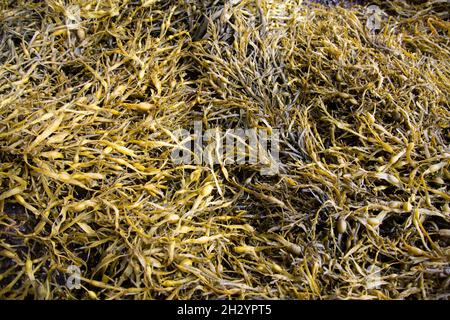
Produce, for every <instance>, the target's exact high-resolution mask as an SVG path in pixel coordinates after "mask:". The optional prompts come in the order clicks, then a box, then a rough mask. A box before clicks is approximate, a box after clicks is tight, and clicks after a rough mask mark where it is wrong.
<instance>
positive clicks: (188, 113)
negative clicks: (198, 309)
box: [0, 0, 450, 299]
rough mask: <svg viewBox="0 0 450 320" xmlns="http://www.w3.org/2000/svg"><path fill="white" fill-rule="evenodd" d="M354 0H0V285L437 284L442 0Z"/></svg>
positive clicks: (448, 174)
mask: <svg viewBox="0 0 450 320" xmlns="http://www.w3.org/2000/svg"><path fill="white" fill-rule="evenodd" d="M372 4H376V5H378V7H379V8H380V10H381V11H380V12H383V14H382V15H381V14H380V16H379V21H380V23H381V24H380V28H379V30H368V28H367V24H366V21H367V19H368V14H367V7H366V6H363V5H360V4H358V5H355V6H352V7H350V8H344V7H341V6H337V7H334V8H329V7H325V6H322V5H320V4H312V3H306V2H303V1H301V0H284V1H282V0H251V1H250V0H242V1H239V0H232V1H231V0H230V1H219V0H214V1H199V0H190V1H188V0H184V1H183V0H167V1H166V0H164V1H159V0H133V1H132V0H120V1H119V0H108V1H100V0H92V1H90V0H89V1H88V0H45V1H39V0H36V1H25V0H19V1H15V0H14V1H12V0H3V1H2V2H0V297H1V298H3V299H24V298H34V299H255V298H258V299H448V298H449V297H450V247H449V244H450V208H449V201H450V195H449V192H448V186H449V180H450V171H449V170H450V168H449V163H450V147H449V145H450V143H449V142H450V131H449V129H450V112H449V95H450V47H449V44H450V42H449V39H450V37H449V34H450V22H449V10H448V9H449V5H448V2H447V1H441V0H434V1H433V0H431V1H426V2H425V1H374V2H372ZM195 121H201V122H202V124H203V126H204V127H205V128H215V127H219V128H255V127H257V128H262V129H265V130H268V131H272V130H274V129H279V130H280V131H281V135H280V162H281V166H280V171H279V173H278V174H276V175H271V176H267V175H262V174H260V169H261V168H260V166H258V165H255V164H239V165H237V164H236V165H232V166H231V165H228V166H227V165H224V164H221V165H208V164H202V165H197V164H176V163H174V162H173V161H172V159H171V152H172V151H173V149H174V148H176V147H178V146H180V143H181V142H180V141H179V139H177V137H176V136H175V135H174V133H173V132H174V131H175V130H178V129H182V128H188V129H189V128H192V125H193V123H194V122H195ZM74 267H75V268H78V269H79V270H80V279H81V283H80V286H77V287H75V288H73V287H70V286H68V285H67V283H68V281H69V280H71V279H72V280H73V274H72V273H71V271H72V270H74ZM71 277H72V278H71Z"/></svg>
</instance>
